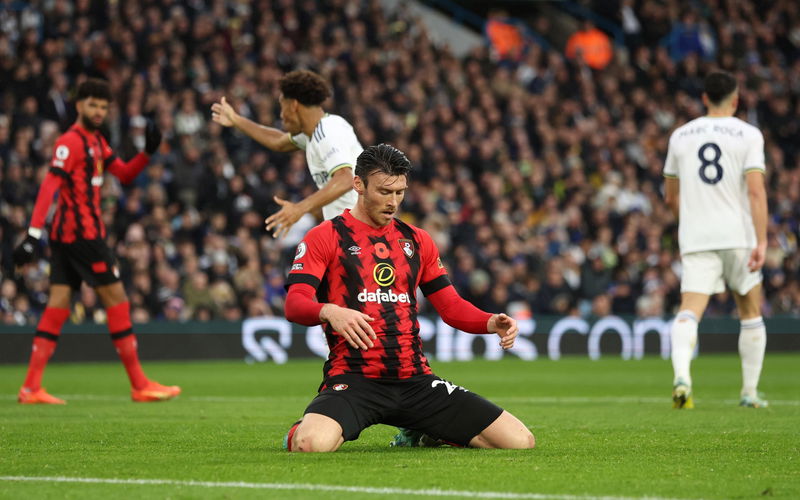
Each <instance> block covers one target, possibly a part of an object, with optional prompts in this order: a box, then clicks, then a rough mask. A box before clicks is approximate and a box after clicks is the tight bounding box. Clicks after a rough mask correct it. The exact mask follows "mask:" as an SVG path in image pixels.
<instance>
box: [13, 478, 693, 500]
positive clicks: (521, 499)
mask: <svg viewBox="0 0 800 500" xmlns="http://www.w3.org/2000/svg"><path fill="white" fill-rule="evenodd" d="M0 481H19V482H22V481H25V482H48V483H84V484H126V485H137V486H193V487H200V488H248V489H254V490H299V491H328V492H334V491H335V492H346V493H368V494H373V495H416V496H433V497H464V498H504V499H514V500H678V499H668V498H662V497H649V496H648V497H618V496H594V495H557V494H556V495H549V494H546V493H513V492H503V491H468V490H442V489H439V488H431V489H419V490H412V489H409V488H388V487H384V488H378V487H369V486H339V485H335V484H310V483H248V482H244V481H231V482H212V481H192V480H177V479H116V478H99V477H64V476H0Z"/></svg>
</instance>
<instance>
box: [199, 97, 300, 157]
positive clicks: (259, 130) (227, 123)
mask: <svg viewBox="0 0 800 500" xmlns="http://www.w3.org/2000/svg"><path fill="white" fill-rule="evenodd" d="M211 119H212V120H214V121H215V122H217V123H219V124H220V125H222V126H223V127H236V128H237V129H239V130H241V131H242V132H244V133H245V134H247V136H248V137H250V138H251V139H253V140H254V141H256V142H258V143H260V144H262V145H263V146H266V147H267V148H269V149H271V150H273V151H280V152H289V151H296V150H297V149H299V148H298V147H297V145H296V144H295V143H294V142H292V137H291V135H289V133H288V132H284V131H283V130H279V129H277V128H273V127H267V126H266V125H261V124H258V123H256V122H254V121H253V120H250V119H248V118H245V117H244V116H242V115H240V114H239V113H237V112H236V110H234V109H233V106H231V105H230V103H229V102H228V101H227V99H225V97H223V98H222V99H220V101H219V102H215V103H214V104H212V105H211Z"/></svg>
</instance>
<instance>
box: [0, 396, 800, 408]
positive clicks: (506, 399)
mask: <svg viewBox="0 0 800 500" xmlns="http://www.w3.org/2000/svg"><path fill="white" fill-rule="evenodd" d="M59 396H60V397H61V398H64V399H66V400H70V399H74V400H78V401H130V398H129V397H127V396H114V395H110V394H59ZM16 399H17V396H15V395H12V394H0V400H5V401H12V400H14V401H16ZM180 399H182V400H185V401H199V402H208V403H272V402H274V401H276V400H292V401H307V400H308V396H185V395H182V396H180ZM490 399H491V400H492V401H496V402H498V403H533V404H536V403H541V404H553V403H563V404H586V403H602V404H609V403H611V404H613V403H619V404H631V403H644V404H659V405H660V404H664V403H665V402H666V403H670V401H671V399H670V398H669V397H668V396H665V397H648V396H641V397H637V396H586V397H584V396H531V397H526V396H499V397H492V398H490ZM698 401H699V402H701V403H711V404H719V403H722V404H729V405H730V404H732V405H738V404H739V400H738V399H706V398H700V399H698ZM769 404H770V406H800V400H795V399H777V400H774V399H769Z"/></svg>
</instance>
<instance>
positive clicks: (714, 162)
mask: <svg viewBox="0 0 800 500" xmlns="http://www.w3.org/2000/svg"><path fill="white" fill-rule="evenodd" d="M709 149H710V150H711V151H712V153H711V154H712V155H713V157H712V158H711V159H710V160H709V159H708V157H707V155H706V150H709ZM697 157H698V158H700V179H702V180H703V182H705V183H706V184H716V183H718V182H719V181H721V180H722V165H720V164H719V159H720V158H721V157H722V150H721V149H719V146H717V145H716V144H715V143H713V142H707V143H705V144H703V145H702V146H700V150H699V151H698V152H697ZM709 173H711V174H713V175H711V177H709V176H708V174H709Z"/></svg>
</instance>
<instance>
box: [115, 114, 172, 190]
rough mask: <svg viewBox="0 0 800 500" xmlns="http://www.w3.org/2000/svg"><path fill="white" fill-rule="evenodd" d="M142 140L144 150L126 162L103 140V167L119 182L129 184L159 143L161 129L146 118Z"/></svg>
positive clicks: (144, 165)
mask: <svg viewBox="0 0 800 500" xmlns="http://www.w3.org/2000/svg"><path fill="white" fill-rule="evenodd" d="M144 140H145V143H144V151H142V152H140V153H139V154H137V155H136V156H134V157H133V158H131V159H130V160H129V161H127V162H124V161H122V160H121V159H120V158H119V157H117V155H115V154H114V153H113V151H111V148H110V147H109V146H108V144H107V143H105V141H104V143H103V149H104V151H103V154H104V157H105V160H104V161H105V167H106V169H107V170H108V171H109V172H111V173H112V174H114V175H115V176H117V178H118V179H119V180H120V182H121V183H123V184H129V183H131V182H133V180H134V179H135V178H136V176H137V175H139V174H140V173H141V171H142V170H144V167H146V166H147V163H148V162H149V161H150V156H152V155H153V154H154V153H155V152H156V151H158V146H159V145H160V144H161V131H160V130H159V129H158V127H156V125H155V123H153V122H152V121H151V120H147V125H146V126H145V130H144Z"/></svg>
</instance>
